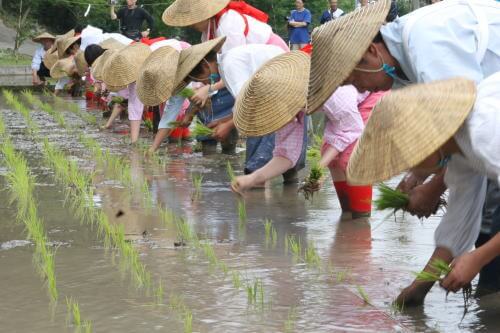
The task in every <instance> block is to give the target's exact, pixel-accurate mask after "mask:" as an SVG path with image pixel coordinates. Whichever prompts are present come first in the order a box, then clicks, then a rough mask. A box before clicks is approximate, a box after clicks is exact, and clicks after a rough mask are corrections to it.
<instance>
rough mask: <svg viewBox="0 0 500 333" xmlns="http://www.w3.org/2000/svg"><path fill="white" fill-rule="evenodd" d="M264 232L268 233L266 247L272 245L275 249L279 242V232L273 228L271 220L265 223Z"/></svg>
mask: <svg viewBox="0 0 500 333" xmlns="http://www.w3.org/2000/svg"><path fill="white" fill-rule="evenodd" d="M264 231H265V233H266V246H268V245H269V244H272V245H273V247H274V246H276V244H277V242H278V232H277V231H276V228H275V227H274V226H273V222H272V221H271V220H269V219H266V220H265V221H264Z"/></svg>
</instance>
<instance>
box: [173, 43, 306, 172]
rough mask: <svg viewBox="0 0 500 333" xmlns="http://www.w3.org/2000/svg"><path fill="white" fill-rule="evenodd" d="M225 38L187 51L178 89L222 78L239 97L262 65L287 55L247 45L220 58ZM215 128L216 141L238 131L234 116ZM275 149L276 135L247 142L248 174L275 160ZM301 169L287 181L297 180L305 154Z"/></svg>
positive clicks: (271, 48)
mask: <svg viewBox="0 0 500 333" xmlns="http://www.w3.org/2000/svg"><path fill="white" fill-rule="evenodd" d="M224 41H225V38H224V37H221V38H216V39H214V40H211V41H209V42H205V43H202V44H199V45H195V46H192V47H191V48H188V49H186V50H183V51H182V52H181V55H180V59H179V68H178V70H177V74H176V86H178V87H179V88H178V90H180V88H181V87H183V86H185V85H186V84H188V83H189V82H191V81H195V82H201V83H203V84H208V83H210V82H217V80H218V79H219V76H220V75H222V79H223V80H224V82H226V84H227V89H228V91H229V92H230V93H231V94H232V96H237V95H238V93H239V92H240V90H241V88H242V87H243V85H244V84H245V82H246V81H247V80H248V79H249V78H250V77H251V76H252V74H253V73H255V72H256V71H257V70H258V68H259V67H260V66H262V65H263V64H264V63H266V62H267V61H269V60H270V59H272V58H274V57H276V56H278V55H280V54H282V53H284V51H283V50H282V49H281V48H279V47H277V46H273V45H263V44H262V45H244V46H240V47H237V48H234V49H232V50H229V51H228V52H226V53H225V54H223V55H221V56H220V57H219V58H218V57H217V51H218V50H219V49H220V47H221V46H222V44H223V43H224ZM228 118H229V119H228V120H227V121H224V122H221V123H219V124H217V125H215V126H214V124H209V125H210V127H213V129H214V134H213V136H212V137H213V138H215V139H217V140H219V141H221V140H224V138H226V137H228V135H229V133H231V131H232V130H233V129H234V123H233V117H232V114H231V117H228ZM273 148H274V136H273V135H266V136H263V137H248V138H247V139H246V159H245V170H244V172H245V173H246V174H250V173H252V172H254V171H255V170H257V169H259V168H260V167H262V166H263V165H265V164H266V163H267V162H268V161H269V160H271V158H272V152H273ZM303 155H304V156H303V157H302V159H301V160H302V161H301V162H299V163H298V164H297V165H298V166H297V168H295V169H293V170H291V171H290V172H288V173H286V174H284V175H283V177H284V178H285V182H292V181H296V172H297V169H300V168H301V167H303V165H304V160H305V154H303Z"/></svg>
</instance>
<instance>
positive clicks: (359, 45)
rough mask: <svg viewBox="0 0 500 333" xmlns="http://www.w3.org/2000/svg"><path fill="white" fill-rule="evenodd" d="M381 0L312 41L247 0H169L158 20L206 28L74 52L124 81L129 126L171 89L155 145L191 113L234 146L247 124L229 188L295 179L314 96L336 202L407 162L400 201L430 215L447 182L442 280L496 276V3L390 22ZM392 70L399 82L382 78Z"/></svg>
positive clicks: (499, 162) (496, 284)
mask: <svg viewBox="0 0 500 333" xmlns="http://www.w3.org/2000/svg"><path fill="white" fill-rule="evenodd" d="M238 3H239V2H238ZM389 8H390V1H388V0H379V1H377V2H376V3H374V4H371V5H368V6H366V7H363V8H361V9H359V10H356V11H354V12H352V13H349V14H347V15H345V16H343V17H341V18H339V19H336V20H334V21H331V22H329V23H327V24H324V25H322V26H320V27H318V28H317V29H315V30H314V31H313V34H312V46H308V47H306V48H304V49H303V50H300V51H292V52H290V51H289V50H288V47H287V45H286V44H285V43H284V42H283V41H282V40H281V39H280V38H279V37H278V36H277V35H275V34H274V33H273V32H272V29H271V27H270V26H269V25H267V24H266V23H265V22H264V21H265V17H262V15H260V14H258V15H257V14H255V13H256V11H255V10H254V9H253V8H251V7H248V6H246V5H241V4H240V5H238V6H236V5H234V3H232V2H231V3H230V2H229V1H227V0H211V1H209V0H177V1H175V2H174V3H173V4H172V5H170V6H169V7H168V8H167V9H166V10H165V12H164V14H163V21H164V22H165V24H167V25H172V26H177V27H190V28H194V29H196V30H198V31H201V32H202V40H203V42H202V43H201V44H198V45H194V46H190V45H189V44H187V43H184V42H180V41H177V40H168V39H167V40H160V41H156V42H155V43H152V44H151V43H149V44H151V45H146V44H145V43H133V44H130V45H127V46H125V45H118V43H109V41H108V46H103V45H100V46H99V45H89V46H87V47H86V49H85V52H84V59H85V64H84V65H86V66H89V67H90V68H91V70H90V73H91V74H92V76H93V79H94V80H96V82H98V83H101V84H102V87H103V88H102V89H107V90H109V91H112V92H118V93H119V94H121V95H122V96H127V97H128V112H129V119H130V121H131V136H132V141H135V140H136V139H137V137H138V133H139V127H140V119H141V115H142V110H143V105H148V106H155V105H160V104H162V103H165V102H166V106H165V109H164V111H163V116H162V119H161V122H160V126H159V128H160V130H159V132H158V134H157V136H156V138H155V141H154V143H153V146H152V147H151V151H154V150H156V149H157V148H158V147H159V145H160V143H161V142H162V141H163V139H164V138H165V137H166V136H167V135H168V134H169V132H170V131H171V130H172V129H173V128H174V127H176V126H179V125H182V126H186V125H187V124H189V123H190V122H191V120H192V117H193V116H194V115H195V114H196V116H197V117H198V118H199V120H201V122H203V123H204V124H205V125H208V127H210V128H212V130H211V131H208V132H206V133H207V134H208V133H210V135H209V136H208V137H204V138H200V139H201V140H203V141H204V144H205V145H207V146H208V145H212V146H213V145H216V144H217V141H220V142H221V143H222V145H223V151H224V152H231V151H234V147H235V143H236V138H237V135H238V133H239V134H240V135H243V136H245V137H246V161H245V175H244V176H240V177H236V178H235V180H234V181H233V183H232V184H231V186H232V189H233V190H234V191H236V192H244V191H246V190H248V189H251V188H252V187H255V186H257V185H259V184H262V183H263V182H265V181H267V180H269V179H271V178H273V177H276V176H279V175H283V177H284V178H285V182H286V181H292V180H296V172H297V170H299V169H300V168H302V167H303V166H304V161H305V155H306V153H305V152H306V140H307V121H306V120H307V116H308V115H310V114H312V113H314V112H323V113H324V114H325V116H326V117H325V122H326V126H325V130H324V135H323V143H322V147H321V156H320V158H319V159H318V161H317V164H318V168H319V169H321V168H326V167H328V168H329V169H330V172H331V174H332V178H333V180H334V186H335V189H336V191H337V194H338V197H339V200H340V202H341V206H342V210H343V213H344V215H348V216H352V217H353V218H358V217H364V216H369V214H370V211H371V196H372V192H371V185H370V184H374V183H376V182H380V181H383V180H386V179H389V178H390V177H393V176H395V175H397V174H399V173H401V172H402V171H405V170H408V169H410V170H411V172H410V173H409V174H408V176H407V177H405V179H404V180H403V181H402V183H401V184H400V186H399V187H400V189H402V190H403V191H405V192H407V193H408V195H409V202H408V204H407V205H406V207H405V209H406V210H408V211H410V212H412V213H415V214H417V215H419V216H429V215H431V214H433V213H435V211H436V209H437V207H438V206H439V203H440V200H441V195H442V193H443V192H444V191H445V190H446V188H448V189H449V197H448V205H447V212H446V214H445V216H444V217H443V219H442V221H441V223H440V225H439V227H438V229H437V230H436V234H435V235H436V236H435V240H436V250H435V252H434V254H433V256H432V258H431V259H432V260H431V261H429V264H428V265H427V266H426V268H425V271H428V272H430V273H432V272H435V265H434V264H433V263H435V261H434V259H439V258H440V259H442V260H444V261H445V262H447V263H450V262H452V260H453V259H455V261H454V264H452V268H453V269H452V270H451V272H449V274H448V275H447V276H446V278H444V279H443V280H442V282H441V284H442V286H443V287H445V288H447V289H448V290H452V291H457V290H459V289H461V288H462V287H464V286H465V285H466V284H468V283H469V282H470V281H471V280H472V279H473V278H474V276H475V275H476V274H477V273H478V271H479V270H480V269H481V268H482V267H483V266H485V269H486V270H485V271H484V272H482V274H481V278H480V285H479V286H480V290H481V291H482V292H490V291H498V290H499V289H500V274H499V273H500V265H499V264H498V261H499V260H498V258H496V257H497V255H498V254H500V237H499V236H498V235H497V234H496V232H497V231H498V230H500V208H499V203H500V199H499V197H500V195H499V192H500V191H499V189H498V181H499V178H500V177H499V175H500V158H499V156H500V154H499V153H500V134H499V133H500V117H499V116H497V115H498V114H499V113H498V105H500V104H499V102H500V89H499V88H498V87H500V73H499V72H500V44H498V42H497V41H498V40H500V4H499V3H498V2H494V1H491V0H469V1H466V2H464V1H458V0H457V1H455V0H450V1H446V2H443V3H438V4H434V5H431V6H428V7H425V8H422V9H419V10H417V11H414V12H412V13H411V14H408V15H406V16H403V17H401V18H399V19H397V20H396V21H394V22H386V17H387V14H388V11H389ZM254 14H255V15H254ZM443 27H447V28H446V29H444V28H443ZM72 38H74V42H76V41H77V40H78V38H77V37H72ZM67 44H70V43H69V42H68V43H67ZM111 44H113V45H111ZM74 59H75V62H76V63H77V64H78V61H79V59H80V60H82V58H81V56H80V57H79V54H77V55H76V56H75V58H74ZM495 73H496V74H495ZM458 77H461V78H458ZM188 86H190V87H188ZM401 86H408V87H403V88H401V89H399V90H394V91H393V92H388V91H389V90H390V89H391V88H398V87H401ZM104 87H105V88H104ZM186 87H188V90H186ZM189 89H192V91H191V90H189ZM187 100H189V102H190V103H191V106H189V102H188V101H187ZM207 101H210V102H211V103H210V107H209V108H206V107H205V106H206V104H207ZM186 110H188V111H186ZM116 112H118V111H116ZM183 113H186V114H185V115H184V114H183ZM179 115H181V116H179ZM176 120H178V121H176ZM179 121H180V123H179ZM364 123H367V124H366V127H365V125H364ZM358 139H359V142H358ZM351 155H352V156H351ZM431 174H436V175H435V176H434V177H433V178H432V179H431V180H430V181H428V182H426V180H427V178H428V177H429V176H430V175H431ZM487 180H488V181H487ZM424 182H425V183H424ZM487 193H488V194H487ZM483 206H485V209H484V214H483ZM483 215H484V216H483ZM482 220H483V221H482ZM481 221H482V222H483V228H482V229H481V224H482V223H481ZM480 230H481V232H482V233H481V235H479V234H480ZM476 240H478V243H477V244H476V245H477V247H478V248H477V249H476V250H475V251H473V252H471V253H469V254H466V253H467V252H468V251H470V250H471V249H472V247H473V245H474V243H475V242H476ZM483 244H484V245H483ZM495 258H496V259H495ZM488 272H489V273H488ZM483 273H484V274H483ZM432 285H433V282H429V281H421V280H416V281H415V282H414V283H412V284H411V285H410V286H409V287H408V288H406V289H404V290H403V292H402V293H401V294H400V296H399V297H398V302H399V303H405V304H406V305H410V304H414V303H421V302H422V301H423V299H424V297H425V294H426V293H427V292H428V291H429V289H430V288H431V287H432Z"/></svg>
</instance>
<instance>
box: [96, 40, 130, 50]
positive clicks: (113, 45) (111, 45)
mask: <svg viewBox="0 0 500 333" xmlns="http://www.w3.org/2000/svg"><path fill="white" fill-rule="evenodd" d="M99 46H100V47H102V48H103V49H106V50H121V49H123V48H124V47H125V46H127V45H125V44H123V43H120V42H119V41H117V40H116V39H114V38H108V39H105V40H103V41H102V42H100V43H99Z"/></svg>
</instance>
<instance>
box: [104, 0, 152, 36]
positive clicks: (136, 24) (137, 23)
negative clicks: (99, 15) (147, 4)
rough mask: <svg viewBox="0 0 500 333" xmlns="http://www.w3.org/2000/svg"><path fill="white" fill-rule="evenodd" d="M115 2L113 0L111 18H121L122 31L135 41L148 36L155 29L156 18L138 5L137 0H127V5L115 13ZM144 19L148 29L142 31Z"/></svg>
mask: <svg viewBox="0 0 500 333" xmlns="http://www.w3.org/2000/svg"><path fill="white" fill-rule="evenodd" d="M114 3H115V2H113V1H112V2H111V19H112V20H116V19H119V20H120V32H121V33H122V34H123V35H124V36H126V37H128V38H130V39H133V40H135V41H138V40H139V39H141V37H144V38H146V37H148V36H149V33H150V32H151V30H153V26H154V20H153V17H152V16H151V14H149V13H148V12H147V11H146V10H145V9H144V8H141V7H137V0H127V7H122V8H120V9H119V10H118V12H116V13H115V5H114ZM144 21H147V23H148V29H147V30H145V31H142V32H141V29H142V24H143V23H144Z"/></svg>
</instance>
